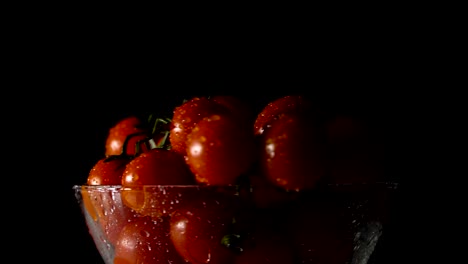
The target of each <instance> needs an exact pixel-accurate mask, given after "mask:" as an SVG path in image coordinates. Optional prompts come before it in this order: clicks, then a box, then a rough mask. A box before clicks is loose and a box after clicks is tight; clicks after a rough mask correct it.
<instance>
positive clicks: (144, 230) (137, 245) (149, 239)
mask: <svg viewBox="0 0 468 264" xmlns="http://www.w3.org/2000/svg"><path fill="white" fill-rule="evenodd" d="M114 263H115V264H130V263H173V264H177V263H181V264H182V263H186V262H185V261H184V260H183V259H182V258H181V257H180V256H179V254H178V253H177V251H176V250H175V249H174V246H173V245H172V241H171V239H170V237H169V221H168V219H164V218H160V219H154V218H151V217H142V218H138V219H135V220H134V221H132V222H130V223H128V224H127V225H126V226H125V227H124V228H123V229H122V232H121V233H120V235H119V237H118V239H117V242H116V243H115V257H114Z"/></svg>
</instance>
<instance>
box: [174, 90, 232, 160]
mask: <svg viewBox="0 0 468 264" xmlns="http://www.w3.org/2000/svg"><path fill="white" fill-rule="evenodd" d="M220 111H221V112H222V111H227V110H226V109H225V108H224V107H223V106H221V105H220V104H217V103H215V102H213V101H212V100H210V99H208V98H207V97H193V98H191V99H190V100H188V101H185V102H184V103H183V104H182V105H180V106H177V107H175V108H174V111H173V112H174V113H173V116H172V122H171V129H170V135H169V141H170V143H171V146H172V150H173V151H175V152H177V153H179V154H182V155H185V153H186V140H187V135H188V134H189V133H190V132H191V131H192V128H193V127H194V126H195V124H196V123H198V121H200V120H202V119H203V118H204V117H206V116H209V115H212V114H214V113H218V112H220Z"/></svg>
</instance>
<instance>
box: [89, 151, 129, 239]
mask: <svg viewBox="0 0 468 264" xmlns="http://www.w3.org/2000/svg"><path fill="white" fill-rule="evenodd" d="M129 161H130V159H129V158H128V157H125V156H111V157H108V158H103V159H100V160H99V161H98V162H97V163H96V164H95V165H94V166H93V168H92V169H91V170H90V172H89V175H88V179H87V183H88V185H90V186H99V185H120V184H121V182H122V173H123V171H124V169H125V166H126V165H127V164H128V162H129ZM82 195H83V201H84V206H85V207H86V210H87V212H88V213H89V214H90V216H91V217H92V218H93V219H94V220H95V221H98V222H99V224H100V226H101V227H102V230H103V231H104V233H105V236H106V238H107V240H108V241H109V242H110V243H114V242H115V240H116V237H117V235H118V234H119V233H120V230H121V229H122V227H123V225H124V224H125V223H126V222H127V219H129V218H131V217H130V216H131V212H130V209H129V208H128V207H127V206H125V205H123V204H122V201H121V198H120V193H119V192H113V191H103V190H102V189H101V190H100V189H96V188H86V187H85V188H84V189H83V191H82ZM109 212H112V213H109Z"/></svg>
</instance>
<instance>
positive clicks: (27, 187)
mask: <svg viewBox="0 0 468 264" xmlns="http://www.w3.org/2000/svg"><path fill="white" fill-rule="evenodd" d="M67 36H68V38H67V39H65V40H63V41H64V42H61V46H60V45H58V44H57V43H55V44H57V45H56V46H54V47H52V48H51V47H44V46H42V45H36V46H33V47H32V48H33V49H30V48H31V47H30V46H29V45H27V44H25V45H24V46H20V48H19V49H20V51H21V56H18V58H17V59H15V60H13V61H12V62H11V64H10V65H9V66H10V67H9V70H8V71H7V72H5V73H6V74H7V75H8V74H9V73H10V72H11V73H12V74H11V76H10V77H11V79H12V80H13V82H12V83H10V85H9V87H8V91H10V92H9V93H5V94H3V96H2V100H3V104H2V110H3V113H4V117H5V119H4V122H5V126H4V128H3V130H4V131H6V132H7V134H8V136H5V138H4V140H5V142H4V144H5V148H4V154H5V155H6V156H7V157H8V159H7V163H6V164H5V165H4V170H5V171H8V175H10V176H4V185H5V186H9V188H10V187H11V186H13V188H14V190H13V191H8V192H3V193H2V196H5V198H3V201H4V208H5V209H6V211H7V212H8V214H5V215H6V216H8V217H6V218H4V219H5V220H4V221H7V222H6V224H5V226H7V227H8V228H9V227H11V230H9V229H8V228H7V230H9V234H12V235H8V241H10V244H9V245H10V246H11V248H12V250H11V251H10V250H8V252H7V253H8V254H11V255H12V256H13V257H16V258H17V257H18V253H16V252H15V251H13V249H15V248H18V247H28V248H29V247H33V248H34V249H35V251H34V254H33V253H29V252H28V253H25V254H24V255H21V256H20V257H21V258H22V259H28V260H41V261H42V260H44V261H46V262H51V263H52V262H57V263H101V262H102V261H101V259H100V256H99V255H98V252H97V250H96V249H95V247H94V244H93V242H92V240H91V237H90V236H89V234H88V231H87V228H86V226H85V223H84V220H83V218H82V215H81V212H80V209H79V206H78V203H77V201H76V200H75V197H74V193H73V190H72V187H73V185H76V184H83V183H85V181H86V176H87V174H88V172H89V170H90V169H91V167H92V165H93V164H94V163H95V162H96V161H97V160H98V159H99V158H101V157H102V155H103V151H104V140H105V137H106V135H107V132H108V129H109V128H110V127H111V126H112V125H113V124H115V122H117V120H119V119H120V118H122V117H123V116H127V115H129V114H134V113H137V114H141V113H146V112H148V111H151V112H158V113H161V114H162V115H170V114H171V113H172V109H173V108H174V107H175V106H176V105H179V104H180V103H181V102H182V101H183V100H184V99H188V98H190V97H192V96H195V95H214V94H231V95H239V96H241V97H243V98H245V99H246V100H248V101H249V102H250V103H251V104H252V106H253V107H254V109H256V110H260V109H261V108H262V107H263V106H265V105H266V104H267V103H268V102H269V101H271V100H272V99H275V98H278V97H279V96H282V95H287V94H298V93H304V94H309V95H310V96H311V97H312V98H314V100H315V102H316V103H317V104H320V105H321V106H322V107H324V108H326V109H328V110H331V111H338V112H348V113H353V114H356V115H360V116H362V117H364V118H366V119H367V120H369V121H370V122H372V123H374V124H375V125H378V126H382V127H384V128H385V131H391V129H393V128H394V127H395V125H394V123H395V122H394V114H393V110H394V109H395V108H396V107H395V105H394V104H393V102H394V101H393V99H394V96H395V94H396V93H397V92H396V90H395V87H396V84H398V81H399V80H400V75H401V72H400V70H399V67H398V66H394V65H393V64H391V63H390V61H391V59H390V58H389V55H388V53H385V52H383V51H382V50H380V49H379V48H374V49H369V46H365V47H359V48H358V47H357V46H354V45H341V44H340V43H328V42H327V43H322V45H323V46H327V45H328V44H332V45H331V46H329V47H328V48H327V49H326V51H321V50H319V49H315V50H310V49H309V50H307V49H302V50H303V51H304V50H306V52H304V53H302V52H295V51H294V49H290V50H289V49H288V50H287V52H286V51H283V52H282V53H281V55H279V54H275V53H274V51H275V49H271V50H268V51H266V50H265V49H261V48H260V47H255V49H253V50H249V53H248V54H251V56H250V55H249V56H246V55H245V54H243V56H237V55H238V54H241V53H242V52H239V51H236V50H229V51H228V50H225V51H223V53H219V54H218V53H217V52H211V53H210V56H207V55H206V53H204V52H202V51H197V50H194V49H190V50H188V51H187V50H186V51H185V52H184V54H190V56H189V57H184V56H182V55H181V54H178V56H175V57H174V58H173V59H172V60H171V59H167V58H166V60H164V62H161V61H158V60H157V56H150V55H148V54H145V53H143V52H138V50H135V53H132V52H129V51H128V50H126V52H125V54H120V53H119V51H120V49H119V48H124V47H123V46H122V47H115V46H111V45H110V44H109V46H105V45H97V46H93V45H91V44H90V43H88V42H86V41H84V40H80V39H79V38H77V39H76V41H77V42H75V43H73V44H70V43H68V42H66V41H71V40H73V39H72V38H71V37H70V35H67ZM55 39H57V38H55ZM90 39H92V38H87V41H91V40H90ZM49 44H53V43H49ZM348 44H349V43H348ZM21 47H23V48H21ZM38 47H41V48H38ZM146 50H148V49H146ZM231 51H232V52H231ZM256 51H259V52H258V53H257V52H256ZM155 53H157V52H155ZM161 54H164V53H163V52H161ZM193 54H196V55H195V56H194V55H193ZM310 54H312V56H307V55H310ZM151 55H154V54H153V53H151ZM166 55H168V54H166ZM169 55H171V56H172V53H171V54H169ZM171 56H168V57H170V58H171ZM389 133H391V132H389ZM5 190H7V188H5ZM397 220H398V218H397ZM11 232H13V233H11ZM392 236H393V237H392V240H391V239H389V241H391V242H388V244H389V246H388V247H387V248H391V250H390V252H391V253H388V252H384V253H382V256H384V257H383V259H385V260H388V263H392V260H394V259H396V258H397V257H396V256H398V252H399V250H398V247H397V246H396V245H397V243H395V242H394V240H396V239H397V238H399V236H398V232H393V234H392ZM7 248H9V247H7ZM21 252H22V251H21ZM21 254H22V253H21ZM383 263H385V262H383Z"/></svg>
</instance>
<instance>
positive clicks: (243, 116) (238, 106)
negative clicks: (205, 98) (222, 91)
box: [210, 95, 256, 126]
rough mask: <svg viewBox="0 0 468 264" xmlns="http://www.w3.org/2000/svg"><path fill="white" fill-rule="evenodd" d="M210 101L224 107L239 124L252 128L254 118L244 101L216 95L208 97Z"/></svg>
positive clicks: (252, 112) (233, 97)
mask: <svg viewBox="0 0 468 264" xmlns="http://www.w3.org/2000/svg"><path fill="white" fill-rule="evenodd" d="M210 100H211V101H214V102H216V103H218V104H220V105H222V106H224V107H226V108H227V109H228V110H229V113H231V114H233V115H234V116H236V118H237V119H238V120H240V122H243V123H246V124H248V125H249V126H253V123H254V121H255V118H256V116H255V114H254V111H253V109H252V108H251V106H250V105H249V104H247V102H246V101H244V100H242V99H240V98H239V97H236V96H231V95H216V96H213V97H210Z"/></svg>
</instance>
